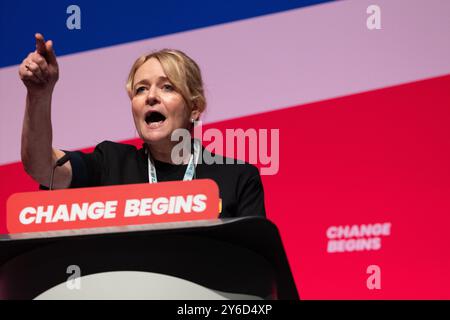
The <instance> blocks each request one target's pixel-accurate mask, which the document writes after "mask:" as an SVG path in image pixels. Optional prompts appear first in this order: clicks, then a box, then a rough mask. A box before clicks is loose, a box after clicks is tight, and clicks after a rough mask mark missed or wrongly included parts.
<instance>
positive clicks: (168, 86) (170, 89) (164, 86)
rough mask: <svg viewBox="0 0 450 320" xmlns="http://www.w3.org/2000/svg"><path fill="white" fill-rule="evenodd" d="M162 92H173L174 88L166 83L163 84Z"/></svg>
mask: <svg viewBox="0 0 450 320" xmlns="http://www.w3.org/2000/svg"><path fill="white" fill-rule="evenodd" d="M163 90H164V91H169V92H170V91H174V90H175V88H174V87H173V86H172V85H171V84H169V83H166V84H164V85H163Z"/></svg>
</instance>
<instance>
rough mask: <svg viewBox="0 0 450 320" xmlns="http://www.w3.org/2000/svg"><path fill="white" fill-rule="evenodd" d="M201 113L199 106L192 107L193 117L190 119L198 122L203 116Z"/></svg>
mask: <svg viewBox="0 0 450 320" xmlns="http://www.w3.org/2000/svg"><path fill="white" fill-rule="evenodd" d="M201 114H202V113H201V111H200V110H199V108H198V107H197V106H195V105H194V106H193V107H192V111H191V117H190V119H194V120H195V121H198V120H199V118H200V115H201Z"/></svg>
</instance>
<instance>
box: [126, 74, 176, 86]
mask: <svg viewBox="0 0 450 320" xmlns="http://www.w3.org/2000/svg"><path fill="white" fill-rule="evenodd" d="M161 80H164V81H169V78H167V77H164V76H160V77H158V80H157V81H158V82H159V81H161ZM141 83H144V84H148V83H149V81H148V80H147V79H142V80H139V81H138V82H136V83H135V84H134V85H133V88H136V86H137V85H138V84H141Z"/></svg>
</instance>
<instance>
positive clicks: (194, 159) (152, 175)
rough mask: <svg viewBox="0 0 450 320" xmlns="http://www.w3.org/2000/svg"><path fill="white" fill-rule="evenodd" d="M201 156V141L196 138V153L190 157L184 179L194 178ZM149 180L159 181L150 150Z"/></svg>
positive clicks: (152, 181) (150, 181) (151, 181)
mask: <svg viewBox="0 0 450 320" xmlns="http://www.w3.org/2000/svg"><path fill="white" fill-rule="evenodd" d="M199 156H200V141H198V140H194V154H192V155H191V157H190V158H189V164H188V166H187V168H186V172H185V173H184V178H183V181H190V180H192V178H194V175H195V167H196V165H197V163H198V157H199ZM148 182H149V183H157V182H158V178H157V177H156V168H155V165H154V163H153V160H152V159H151V157H150V152H149V153H148Z"/></svg>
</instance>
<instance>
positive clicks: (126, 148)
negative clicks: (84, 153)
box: [96, 140, 137, 153]
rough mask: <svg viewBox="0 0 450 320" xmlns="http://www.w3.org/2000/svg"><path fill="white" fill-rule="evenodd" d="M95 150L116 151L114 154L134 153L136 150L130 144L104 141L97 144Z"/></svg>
mask: <svg viewBox="0 0 450 320" xmlns="http://www.w3.org/2000/svg"><path fill="white" fill-rule="evenodd" d="M96 149H100V150H104V151H116V152H122V153H124V152H125V153H126V152H135V151H136V150H137V148H136V147H135V146H133V145H131V144H125V143H119V142H113V141H109V140H105V141H103V142H101V143H99V144H98V145H97V146H96Z"/></svg>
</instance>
